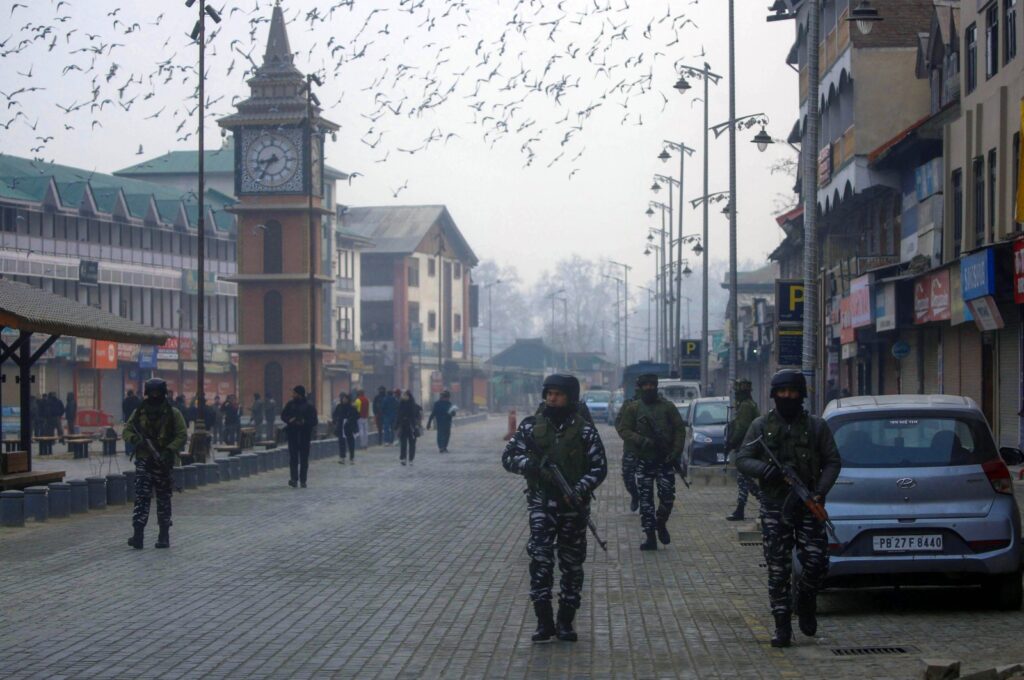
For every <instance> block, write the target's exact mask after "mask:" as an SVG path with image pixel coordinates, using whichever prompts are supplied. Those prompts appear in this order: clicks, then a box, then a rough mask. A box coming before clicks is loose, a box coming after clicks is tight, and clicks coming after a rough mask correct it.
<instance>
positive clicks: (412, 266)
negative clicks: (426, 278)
mask: <svg viewBox="0 0 1024 680" xmlns="http://www.w3.org/2000/svg"><path fill="white" fill-rule="evenodd" d="M405 269H406V272H407V274H406V278H407V280H408V283H409V287H410V288H419V286H420V261H419V260H417V259H416V258H415V257H411V258H409V260H408V261H407V262H406V264H405Z"/></svg>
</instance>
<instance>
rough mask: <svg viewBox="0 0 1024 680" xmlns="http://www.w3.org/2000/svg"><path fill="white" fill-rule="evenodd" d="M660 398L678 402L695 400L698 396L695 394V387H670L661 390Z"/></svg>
mask: <svg viewBox="0 0 1024 680" xmlns="http://www.w3.org/2000/svg"><path fill="white" fill-rule="evenodd" d="M661 396H663V397H665V398H666V399H668V400H669V401H674V402H680V401H690V400H691V399H696V398H697V397H699V396H700V395H699V394H698V393H697V388H696V387H691V386H689V385H671V386H668V387H662V388H661Z"/></svg>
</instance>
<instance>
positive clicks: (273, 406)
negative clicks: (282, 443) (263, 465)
mask: <svg viewBox="0 0 1024 680" xmlns="http://www.w3.org/2000/svg"><path fill="white" fill-rule="evenodd" d="M263 416H264V417H265V418H266V421H267V434H266V438H267V439H269V440H270V441H274V442H276V441H277V399H274V395H272V394H268V395H267V400H266V401H265V402H263Z"/></svg>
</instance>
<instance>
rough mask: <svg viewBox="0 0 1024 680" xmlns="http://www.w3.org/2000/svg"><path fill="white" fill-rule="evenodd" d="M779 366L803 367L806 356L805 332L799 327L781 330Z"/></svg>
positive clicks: (778, 343) (779, 334)
mask: <svg viewBox="0 0 1024 680" xmlns="http://www.w3.org/2000/svg"><path fill="white" fill-rule="evenodd" d="M777 337H778V342H777V343H776V344H777V345H778V347H779V366H801V365H803V355H804V332H803V329H801V328H799V327H791V328H780V329H779V333H778V336H777Z"/></svg>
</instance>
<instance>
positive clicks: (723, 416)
mask: <svg viewBox="0 0 1024 680" xmlns="http://www.w3.org/2000/svg"><path fill="white" fill-rule="evenodd" d="M728 422H729V402H727V401H707V402H697V404H696V405H695V406H694V407H693V422H692V423H691V425H694V426H699V425H725V424H726V423H728Z"/></svg>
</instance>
